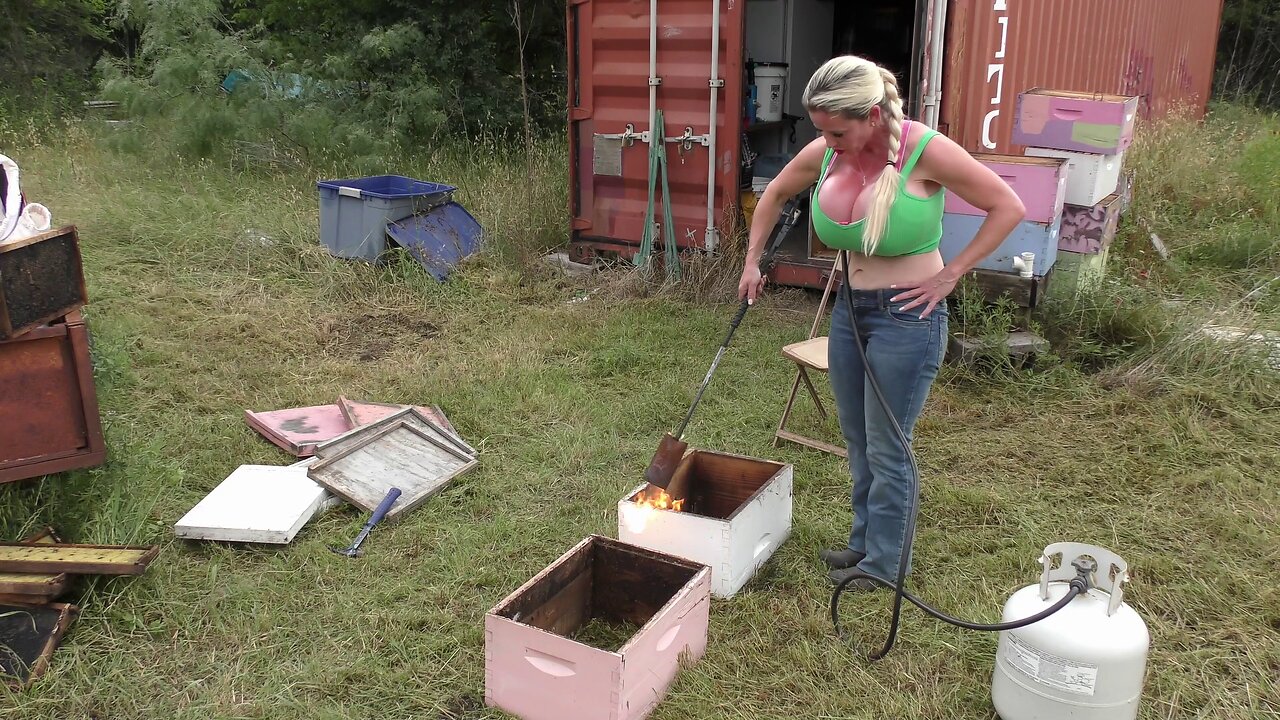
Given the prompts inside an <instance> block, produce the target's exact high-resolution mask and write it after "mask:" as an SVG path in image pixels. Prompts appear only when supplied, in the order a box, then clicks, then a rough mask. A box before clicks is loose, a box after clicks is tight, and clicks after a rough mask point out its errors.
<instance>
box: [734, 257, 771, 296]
mask: <svg viewBox="0 0 1280 720" xmlns="http://www.w3.org/2000/svg"><path fill="white" fill-rule="evenodd" d="M764 282H765V277H764V275H761V274H760V266H758V265H756V264H755V263H753V262H750V261H748V262H747V266H746V267H744V268H743V269H742V279H741V280H739V281H738V299H739V300H741V299H743V298H746V299H747V302H748V303H754V302H755V301H756V298H757V297H759V296H760V293H761V292H762V291H763V290H764Z"/></svg>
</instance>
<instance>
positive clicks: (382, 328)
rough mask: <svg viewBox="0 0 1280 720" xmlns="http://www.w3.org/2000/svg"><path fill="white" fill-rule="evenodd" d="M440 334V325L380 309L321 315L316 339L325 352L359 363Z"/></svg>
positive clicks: (375, 358)
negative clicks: (399, 346)
mask: <svg viewBox="0 0 1280 720" xmlns="http://www.w3.org/2000/svg"><path fill="white" fill-rule="evenodd" d="M439 335H440V327H439V326H438V325H436V324H435V323H433V322H430V321H429V320H424V319H423V318H420V317H416V316H413V315H410V314H408V313H407V312H405V311H397V310H383V311H374V312H363V313H355V314H351V315H326V316H321V317H320V319H319V320H318V322H317V326H316V340H317V342H318V343H319V344H320V346H321V347H322V348H324V352H325V353H326V354H328V355H335V356H341V357H349V358H355V359H357V360H360V361H361V362H373V361H375V360H381V359H382V358H384V357H386V356H387V355H388V354H390V353H391V351H392V350H394V349H395V348H396V347H397V346H398V345H401V344H404V343H421V342H423V341H424V340H430V339H432V338H436V337H438V336H439Z"/></svg>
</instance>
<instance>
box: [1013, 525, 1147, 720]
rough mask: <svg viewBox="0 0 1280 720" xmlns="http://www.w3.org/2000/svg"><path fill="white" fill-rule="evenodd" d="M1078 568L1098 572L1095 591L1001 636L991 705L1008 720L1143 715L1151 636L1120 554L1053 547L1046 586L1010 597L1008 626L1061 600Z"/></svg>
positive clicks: (1109, 719) (1047, 557)
mask: <svg viewBox="0 0 1280 720" xmlns="http://www.w3.org/2000/svg"><path fill="white" fill-rule="evenodd" d="M1055 559H1058V560H1059V561H1058V563H1057V566H1056V567H1055V566H1054V565H1055V563H1054V561H1055ZM1090 560H1092V561H1094V562H1093V563H1090ZM1077 561H1082V562H1083V563H1084V566H1085V567H1093V568H1094V570H1093V572H1092V573H1091V577H1090V589H1089V591H1088V592H1086V593H1083V594H1081V595H1078V596H1076V598H1075V599H1074V600H1072V601H1071V602H1070V603H1068V604H1067V606H1066V607H1064V608H1062V609H1061V610H1059V611H1058V612H1056V613H1054V614H1053V615H1050V616H1049V617H1047V618H1045V619H1044V620H1041V621H1040V622H1037V623H1032V624H1031V625H1028V626H1026V627H1023V628H1019V629H1017V630H1008V631H1004V632H1001V633H1000V645H999V648H998V649H997V651H996V667H995V672H994V674H993V676H992V680H991V699H992V702H993V703H994V704H995V708H996V712H997V713H998V714H999V715H1000V717H1001V718H1002V719H1003V720H1133V719H1134V718H1136V717H1137V716H1138V700H1139V698H1140V696H1141V695H1142V683H1143V678H1144V676H1145V674H1146V669H1147V648H1148V646H1149V645H1150V642H1151V636H1150V634H1149V633H1148V632H1147V624H1146V623H1145V622H1143V620H1142V618H1141V617H1139V616H1138V613H1136V612H1134V610H1133V608H1131V607H1129V606H1128V605H1126V604H1124V602H1123V596H1124V585H1125V583H1127V582H1128V580H1129V567H1128V565H1127V564H1126V563H1125V561H1124V560H1122V559H1120V557H1119V556H1117V555H1116V554H1115V553H1112V552H1111V551H1109V550H1106V549H1104V548H1100V547H1096V546H1093V545H1084V544H1081V543H1055V544H1053V545H1050V546H1048V547H1046V548H1045V549H1044V554H1043V555H1041V556H1040V563H1041V566H1042V568H1043V569H1042V571H1041V574H1040V583H1039V584H1038V585H1029V586H1027V587H1024V588H1022V589H1021V590H1019V591H1017V592H1016V593H1014V594H1013V597H1010V598H1009V601H1008V602H1006V603H1005V605H1004V614H1003V622H1012V621H1015V620H1019V619H1022V618H1025V617H1030V616H1032V615H1034V614H1036V613H1038V612H1040V611H1042V610H1045V609H1047V608H1048V607H1049V606H1051V605H1053V604H1054V603H1055V602H1057V601H1059V600H1061V599H1062V598H1063V596H1065V595H1066V594H1067V592H1068V591H1069V590H1070V585H1069V583H1070V581H1071V580H1073V579H1074V578H1075V577H1076V575H1077V570H1076V567H1075V565H1074V563H1076V562H1077Z"/></svg>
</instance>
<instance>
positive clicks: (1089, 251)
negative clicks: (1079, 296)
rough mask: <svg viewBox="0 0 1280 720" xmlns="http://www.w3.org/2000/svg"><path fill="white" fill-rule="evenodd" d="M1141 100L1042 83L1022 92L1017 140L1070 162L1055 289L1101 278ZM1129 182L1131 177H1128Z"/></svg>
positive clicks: (1032, 152) (1124, 200)
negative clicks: (1127, 153) (1056, 87)
mask: <svg viewBox="0 0 1280 720" xmlns="http://www.w3.org/2000/svg"><path fill="white" fill-rule="evenodd" d="M1137 109H1138V98H1137V97H1124V96H1120V95H1107V94H1102V93H1082V92H1071V91H1065V90H1045V89H1041V88H1036V89H1032V90H1029V91H1027V92H1024V93H1020V94H1019V95H1018V111H1017V114H1016V116H1015V118H1014V127H1013V142H1014V143H1016V144H1019V145H1025V146H1026V147H1027V150H1026V154H1027V156H1029V157H1040V158H1051V159H1058V160H1065V161H1066V162H1067V164H1068V170H1067V185H1066V194H1065V202H1064V204H1063V211H1062V227H1061V232H1060V233H1059V235H1058V246H1057V250H1058V259H1057V266H1058V269H1057V271H1056V272H1055V278H1054V287H1055V294H1060V293H1063V292H1068V293H1075V292H1078V291H1079V290H1080V289H1082V288H1085V287H1089V286H1091V285H1093V284H1095V283H1096V282H1097V281H1098V280H1100V279H1101V277H1102V275H1103V273H1104V272H1105V268H1106V262H1107V254H1108V250H1109V249H1110V246H1111V241H1112V240H1114V239H1115V235H1116V228H1117V226H1118V224H1119V220H1120V214H1121V213H1122V212H1123V211H1124V210H1125V208H1126V206H1127V204H1128V197H1129V195H1128V193H1129V192H1130V184H1129V182H1127V180H1128V178H1124V177H1122V172H1123V165H1124V153H1125V150H1126V149H1127V148H1128V147H1129V145H1130V143H1131V142H1132V141H1133V129H1134V119H1135V117H1136V115H1137ZM1122 180H1124V181H1125V182H1122Z"/></svg>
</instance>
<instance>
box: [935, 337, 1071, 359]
mask: <svg viewBox="0 0 1280 720" xmlns="http://www.w3.org/2000/svg"><path fill="white" fill-rule="evenodd" d="M1048 351H1049V341H1047V340H1045V339H1044V338H1042V337H1040V336H1039V335H1036V334H1035V333H1032V332H1026V331H1023V330H1019V331H1017V332H1011V333H1009V334H1008V335H1006V336H1005V337H1004V338H1003V339H986V338H968V337H963V336H960V335H952V336H951V338H950V341H949V342H948V347H947V360H949V361H951V362H958V363H961V364H963V365H971V364H973V363H974V362H977V361H978V360H979V359H980V358H982V357H984V356H990V355H996V354H999V353H1000V352H1006V353H1008V355H1009V356H1010V357H1013V358H1016V359H1026V357H1027V356H1034V355H1036V354H1039V353H1045V352H1048Z"/></svg>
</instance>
